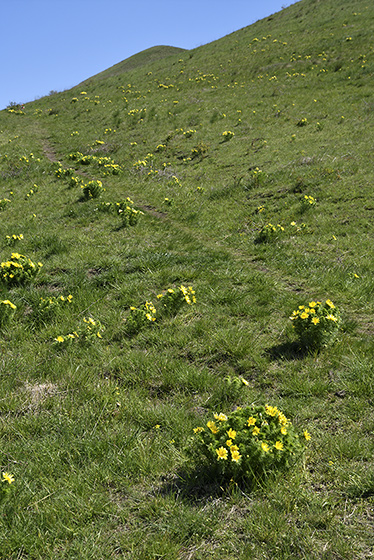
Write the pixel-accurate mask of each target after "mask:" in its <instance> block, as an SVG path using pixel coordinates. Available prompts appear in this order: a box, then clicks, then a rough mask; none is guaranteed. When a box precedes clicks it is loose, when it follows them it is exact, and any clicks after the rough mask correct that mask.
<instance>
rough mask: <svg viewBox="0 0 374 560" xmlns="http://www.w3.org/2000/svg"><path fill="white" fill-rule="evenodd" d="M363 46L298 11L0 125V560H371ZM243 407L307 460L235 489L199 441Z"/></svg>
mask: <svg viewBox="0 0 374 560" xmlns="http://www.w3.org/2000/svg"><path fill="white" fill-rule="evenodd" d="M243 23H245V22H243ZM373 34H374V7H372V6H371V5H370V3H369V2H366V1H365V0H349V1H348V0H341V2H339V3H338V4H337V3H336V2H335V1H334V0H323V1H316V0H301V2H298V3H297V4H294V5H292V6H290V7H288V8H285V9H284V10H282V11H281V12H279V13H277V14H274V15H273V16H270V17H269V18H266V19H264V20H261V21H259V22H257V23H255V24H253V25H251V26H249V27H245V28H243V29H241V30H239V31H237V32H235V33H232V34H230V35H228V36H226V37H224V38H222V39H220V40H218V41H215V42H213V43H210V44H207V45H204V46H201V47H199V48H196V49H194V50H191V51H182V50H179V49H170V48H168V47H165V48H164V50H163V47H157V48H156V49H155V51H153V50H152V49H148V50H147V51H145V52H144V53H139V55H136V56H135V57H131V60H130V59H129V61H130V62H127V63H126V61H124V62H123V63H121V65H119V66H118V65H117V66H118V67H117V68H116V67H113V68H112V69H108V71H106V72H104V73H101V74H98V75H97V76H94V77H92V78H90V79H88V80H86V81H85V82H83V83H82V84H79V85H78V86H77V87H75V88H73V89H71V90H69V91H64V92H53V93H51V94H50V95H49V96H47V97H44V98H41V99H38V100H35V101H33V102H29V103H26V104H25V108H24V109H22V108H21V104H18V103H17V102H18V101H20V100H17V102H14V103H11V104H10V105H9V108H8V109H6V110H4V111H1V112H0V348H1V370H0V371H1V384H0V433H1V443H2V446H1V454H0V466H1V471H0V472H1V473H2V475H1V476H2V480H0V482H1V484H0V526H1V530H0V558H2V559H4V560H16V559H17V560H26V559H27V560H41V559H43V560H47V559H57V558H58V559H59V560H62V559H69V560H71V559H77V560H78V559H79V560H88V559H95V560H99V559H108V558H128V559H130V558H131V560H154V559H156V558H157V559H160V558H163V559H166V560H174V559H180V560H206V559H217V560H232V559H234V558H243V559H248V560H252V559H253V560H257V559H266V560H272V559H274V558H279V559H284V560H285V559H287V560H291V559H305V560H314V559H315V560H317V559H324V560H337V559H344V560H357V559H364V558H371V557H372V556H373V553H374V537H373V519H374V464H373V451H374V439H373V432H374V410H373V390H374V378H373V375H374V368H373V363H374V342H373V332H374V322H373V311H374V309H373V307H374V298H373V294H374V278H373V273H372V271H373V262H374V253H373V210H374V203H373V183H374V172H373V164H372V156H373V148H372V131H373V126H374V102H373V97H372V91H373V79H374V78H373V72H374V47H373V44H372V41H371V39H372V37H373ZM328 302H329V303H328ZM330 304H331V305H330ZM301 306H303V307H301ZM318 313H319V314H318ZM303 321H304V322H303ZM323 325H325V327H323V328H324V329H325V330H322V326H323ZM313 329H314V330H313ZM305 333H307V335H306V336H304V335H305ZM316 333H317V334H316ZM252 405H253V407H255V408H254V409H253V410H254V411H257V412H256V414H263V415H264V418H266V415H268V418H267V420H268V422H266V419H265V425H266V426H267V425H268V424H270V425H272V424H271V422H273V420H272V418H273V417H275V418H279V422H280V424H281V426H280V428H281V427H283V428H284V426H287V428H288V431H289V432H291V426H292V430H294V432H295V434H296V435H295V436H294V437H295V438H296V439H295V441H296V440H297V441H300V442H301V443H302V448H303V451H302V452H300V453H299V452H298V453H296V451H295V450H296V449H299V448H298V447H297V445H298V443H295V447H292V446H291V443H292V442H291V440H287V439H284V440H282V439H281V438H282V436H281V435H279V437H278V435H277V439H276V441H275V440H274V448H273V447H272V444H270V443H269V442H270V440H266V441H267V442H266V441H265V440H263V441H262V444H263V445H262V449H260V451H258V456H257V455H256V457H257V459H256V462H255V466H254V470H256V468H257V466H258V467H260V465H265V466H264V472H263V471H261V469H260V470H259V471H256V472H255V475H254V476H252V477H248V476H241V474H242V473H241V471H240V467H241V465H244V462H245V457H244V452H243V450H244V449H247V448H246V447H245V446H244V444H243V445H242V446H241V444H240V443H239V444H238V448H236V446H235V445H234V447H233V441H234V444H235V437H236V438H237V441H238V438H239V436H238V435H237V436H236V435H235V434H236V432H235V431H233V430H232V428H230V429H229V430H228V431H227V434H228V438H229V440H228V441H230V442H231V443H230V444H228V443H227V442H226V443H227V445H226V447H225V444H221V443H217V448H216V449H215V448H214V447H212V446H211V447H210V448H209V449H210V451H212V450H213V451H212V453H213V455H212V456H211V458H210V456H209V453H208V454H207V455H204V454H203V453H200V452H199V450H198V449H197V447H198V446H197V441H200V440H199V438H200V437H203V435H204V434H205V435H206V434H207V435H208V436H209V437H210V438H211V439H210V440H209V442H211V441H213V439H214V437H216V432H215V431H216V429H217V426H218V427H219V426H220V422H222V423H223V424H222V425H224V422H226V421H228V420H227V418H229V419H230V418H231V417H232V416H233V415H234V416H235V415H237V414H240V410H245V411H246V410H247V408H246V407H249V406H252ZM265 406H266V407H267V408H262V409H261V410H262V412H258V411H259V410H260V408H256V407H265ZM238 411H239V413H238ZM279 411H281V413H280V412H279ZM253 414H254V415H255V412H253ZM280 414H283V415H285V417H286V419H289V422H292V424H291V423H288V424H287V423H286V421H284V422H283V423H282V418H283V416H281V415H280ZM256 418H257V417H256ZM251 419H252V420H251ZM235 421H237V422H239V421H238V420H235ZM257 422H258V421H257ZM246 423H247V425H248V427H250V426H251V424H252V425H253V426H254V425H255V421H254V416H253V417H252V416H250V417H249V419H248V420H246ZM200 428H201V430H200ZM212 428H213V429H212ZM246 429H247V428H246ZM251 429H252V428H251ZM202 430H204V431H202ZM230 430H231V431H230ZM282 433H283V432H282ZM279 434H280V432H279ZM205 435H204V437H205ZM213 436H214V437H213ZM225 437H226V436H225ZM256 437H257V436H256ZM212 438H213V439H212ZM285 438H286V435H285ZM297 438H299V439H297ZM201 441H202V440H201ZM217 441H218V439H217ZM256 441H258V440H256ZM259 441H260V443H261V440H259ZM290 442H291V443H290ZM209 445H210V444H209ZM212 445H213V444H212ZM214 445H215V444H214ZM287 445H290V446H291V447H292V449H291V447H289V448H287ZM292 445H293V444H292ZM218 446H220V447H218ZM286 448H287V449H290V450H291V451H292V450H293V451H292V452H291V451H290V457H291V456H292V457H293V460H290V463H289V464H288V463H287V465H286V464H285V463H283V462H282V461H281V459H280V458H281V456H282V452H283V451H284V450H286ZM230 451H231V455H230ZM240 453H241V454H242V455H240ZM246 453H247V451H246ZM248 453H249V455H246V456H247V458H248V457H249V456H250V453H251V452H249V451H248ZM216 454H217V457H216ZM230 457H231V463H233V464H230V465H231V467H232V469H233V470H232V471H230V470H229V468H228V466H229V462H230ZM268 457H272V459H274V461H275V464H276V465H278V467H277V468H273V463H271V465H272V468H270V467H269V468H267V466H266V465H270V462H269V463H267V462H266V461H267V460H268ZM278 459H279V460H278ZM277 461H278V462H277ZM252 465H253V463H252ZM226 467H227V472H226V471H225V469H226ZM286 467H287V468H286ZM218 468H222V469H223V473H222V472H217V469H218ZM243 468H244V466H243ZM235 469H237V470H235ZM238 469H239V470H238ZM246 472H247V471H246ZM1 492H2V493H1Z"/></svg>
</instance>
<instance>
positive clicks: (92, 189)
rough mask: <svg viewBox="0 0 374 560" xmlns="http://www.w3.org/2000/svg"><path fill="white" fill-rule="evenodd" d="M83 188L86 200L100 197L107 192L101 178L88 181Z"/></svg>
mask: <svg viewBox="0 0 374 560" xmlns="http://www.w3.org/2000/svg"><path fill="white" fill-rule="evenodd" d="M81 188H82V189H83V196H84V198H85V199H86V200H89V199H91V198H100V197H101V195H102V194H103V193H104V192H105V189H104V187H103V184H102V182H101V181H99V180H93V181H88V183H86V184H83V185H82V186H81Z"/></svg>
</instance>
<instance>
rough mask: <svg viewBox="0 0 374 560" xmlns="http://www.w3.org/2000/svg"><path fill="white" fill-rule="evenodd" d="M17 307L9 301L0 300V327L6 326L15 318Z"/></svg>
mask: <svg viewBox="0 0 374 560" xmlns="http://www.w3.org/2000/svg"><path fill="white" fill-rule="evenodd" d="M16 309H17V306H16V305H14V303H12V302H11V301H9V299H5V300H2V301H1V300H0V327H2V326H4V325H5V324H6V323H8V322H9V321H10V319H11V318H12V317H13V315H14V313H15V311H16Z"/></svg>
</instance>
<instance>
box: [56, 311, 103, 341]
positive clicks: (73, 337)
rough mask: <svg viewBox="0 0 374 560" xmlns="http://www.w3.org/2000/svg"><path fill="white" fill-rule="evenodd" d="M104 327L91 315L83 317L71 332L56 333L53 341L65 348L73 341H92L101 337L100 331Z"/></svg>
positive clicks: (101, 331)
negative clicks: (64, 333)
mask: <svg viewBox="0 0 374 560" xmlns="http://www.w3.org/2000/svg"><path fill="white" fill-rule="evenodd" d="M104 330H105V327H104V326H103V325H102V324H101V323H100V321H98V320H97V319H96V320H94V319H92V317H88V318H87V317H83V320H82V323H81V324H80V325H79V326H78V327H77V329H76V330H74V331H73V332H71V333H69V334H66V335H58V336H57V337H56V338H55V339H54V343H55V345H56V346H57V347H59V348H66V347H67V346H70V345H71V344H73V343H77V342H78V343H80V344H86V343H93V342H95V341H97V340H98V339H99V340H100V339H102V338H103V337H102V333H103V332H104Z"/></svg>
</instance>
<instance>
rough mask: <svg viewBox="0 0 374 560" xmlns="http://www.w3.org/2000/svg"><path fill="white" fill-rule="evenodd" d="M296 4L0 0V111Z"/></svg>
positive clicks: (271, 0) (267, 0)
mask: <svg viewBox="0 0 374 560" xmlns="http://www.w3.org/2000/svg"><path fill="white" fill-rule="evenodd" d="M294 3H295V0H260V1H259V0H231V1H230V0H1V3H0V4H1V14H2V15H1V19H2V25H1V33H0V49H1V53H2V56H1V62H0V67H1V73H0V76H1V85H0V109H3V108H5V107H6V106H7V105H8V104H9V103H10V102H11V101H13V102H17V103H18V102H20V103H26V102H28V101H33V100H34V99H36V98H38V97H42V96H43V95H47V94H48V93H49V92H50V91H51V90H55V91H62V90H65V89H69V88H71V87H73V86H75V85H77V84H79V83H80V82H82V81H83V80H85V79H86V78H89V77H90V76H93V75H94V74H97V73H98V72H101V71H102V70H105V69H106V68H109V67H110V66H113V64H116V63H117V62H120V61H121V60H124V59H125V58H128V57H129V56H131V55H133V54H136V53H138V52H140V51H142V50H144V49H147V48H149V47H153V46H155V45H171V46H174V47H182V48H185V49H193V48H195V47H198V46H200V45H204V44H206V43H210V42H211V41H214V40H216V39H220V38H221V37H224V36H225V35H227V34H228V33H231V32H233V31H236V30H238V29H241V28H242V27H245V26H247V25H250V24H251V23H254V22H255V21H257V20H258V19H262V18H264V17H266V16H268V15H270V14H273V13H275V12H278V11H279V10H281V9H282V8H283V7H286V6H289V5H291V4H294Z"/></svg>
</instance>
